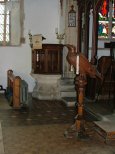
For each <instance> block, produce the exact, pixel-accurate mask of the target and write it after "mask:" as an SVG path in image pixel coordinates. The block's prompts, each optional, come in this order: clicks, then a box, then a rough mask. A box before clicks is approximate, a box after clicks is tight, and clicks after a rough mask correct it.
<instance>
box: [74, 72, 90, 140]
mask: <svg viewBox="0 0 115 154" xmlns="http://www.w3.org/2000/svg"><path fill="white" fill-rule="evenodd" d="M75 80H76V81H75V85H76V92H77V95H78V108H77V117H76V121H75V125H76V130H77V136H78V137H81V136H84V134H85V126H84V121H85V120H84V93H85V86H86V84H87V81H86V75H85V74H80V75H79V76H76V78H75Z"/></svg>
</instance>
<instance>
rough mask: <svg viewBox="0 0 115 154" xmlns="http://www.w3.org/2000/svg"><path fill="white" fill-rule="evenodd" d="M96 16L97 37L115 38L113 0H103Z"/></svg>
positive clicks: (114, 3)
mask: <svg viewBox="0 0 115 154" xmlns="http://www.w3.org/2000/svg"><path fill="white" fill-rule="evenodd" d="M98 17H99V18H98V38H102V39H103V38H104V39H115V1H114V0H104V1H103V4H102V6H101V8H100V10H99V13H98Z"/></svg>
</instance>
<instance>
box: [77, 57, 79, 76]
mask: <svg viewBox="0 0 115 154" xmlns="http://www.w3.org/2000/svg"><path fill="white" fill-rule="evenodd" d="M76 74H79V55H77V57H76Z"/></svg>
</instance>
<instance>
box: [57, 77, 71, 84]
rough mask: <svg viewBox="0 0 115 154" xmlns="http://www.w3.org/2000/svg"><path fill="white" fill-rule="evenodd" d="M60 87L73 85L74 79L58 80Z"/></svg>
mask: <svg viewBox="0 0 115 154" xmlns="http://www.w3.org/2000/svg"><path fill="white" fill-rule="evenodd" d="M60 85H74V79H73V78H63V79H60Z"/></svg>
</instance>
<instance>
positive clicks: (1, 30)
mask: <svg viewBox="0 0 115 154" xmlns="http://www.w3.org/2000/svg"><path fill="white" fill-rule="evenodd" d="M9 42H10V12H9V11H8V10H6V0H0V45H6V44H9Z"/></svg>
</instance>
